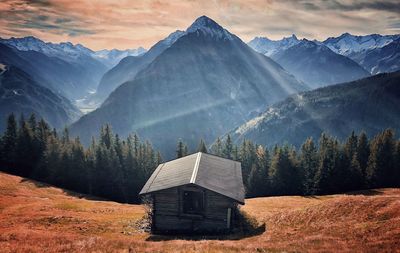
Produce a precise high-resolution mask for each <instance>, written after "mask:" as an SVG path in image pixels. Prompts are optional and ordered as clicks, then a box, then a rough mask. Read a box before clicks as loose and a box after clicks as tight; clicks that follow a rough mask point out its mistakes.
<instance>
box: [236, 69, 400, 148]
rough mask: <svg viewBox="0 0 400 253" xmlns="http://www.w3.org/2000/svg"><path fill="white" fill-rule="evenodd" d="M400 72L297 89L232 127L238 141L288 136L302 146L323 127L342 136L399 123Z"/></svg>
mask: <svg viewBox="0 0 400 253" xmlns="http://www.w3.org/2000/svg"><path fill="white" fill-rule="evenodd" d="M399 81H400V72H394V73H388V74H380V75H376V76H372V77H368V78H364V79H360V80H357V81H354V82H349V83H342V84H337V85H332V86H328V87H325V88H320V89H316V90H312V91H309V92H304V93H299V94H296V95H293V96H290V97H289V98H287V99H285V100H284V101H282V102H279V103H276V104H275V105H273V106H270V107H268V108H266V110H265V112H264V113H262V114H260V115H259V116H257V117H255V118H253V119H252V120H250V121H248V122H247V123H246V124H243V125H242V126H240V127H238V128H236V129H235V130H233V131H232V132H231V134H232V136H233V139H234V140H235V141H236V142H237V143H240V142H241V141H242V140H243V139H250V140H252V141H255V142H257V143H258V144H262V145H274V144H275V143H284V142H288V143H290V144H293V145H296V146H300V145H301V144H302V143H303V142H304V141H305V140H306V139H307V138H308V137H310V136H312V137H313V139H314V140H318V138H319V137H320V135H321V133H322V132H325V133H328V134H331V135H333V136H336V137H338V138H339V139H343V138H345V137H347V135H348V133H350V132H351V131H353V130H354V131H355V132H360V131H362V130H364V131H365V132H366V133H367V134H368V135H369V136H373V135H375V134H377V133H378V132H380V131H382V130H383V129H386V128H393V129H394V130H398V129H400V109H399V107H398V105H399V103H400V87H399V85H398V84H399Z"/></svg>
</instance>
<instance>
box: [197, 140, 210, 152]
mask: <svg viewBox="0 0 400 253" xmlns="http://www.w3.org/2000/svg"><path fill="white" fill-rule="evenodd" d="M197 152H202V153H208V152H207V147H206V143H205V142H204V140H203V139H200V143H199V146H198V147H197Z"/></svg>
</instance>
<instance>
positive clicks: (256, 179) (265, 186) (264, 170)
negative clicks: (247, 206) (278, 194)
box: [247, 146, 270, 197]
mask: <svg viewBox="0 0 400 253" xmlns="http://www.w3.org/2000/svg"><path fill="white" fill-rule="evenodd" d="M256 155H257V161H256V162H255V163H253V164H252V169H251V171H250V174H249V178H248V182H247V186H248V188H247V196H249V197H257V196H263V195H265V194H267V193H268V192H269V191H270V185H269V179H268V172H269V152H268V150H267V149H265V148H263V147H262V146H258V147H257V151H256Z"/></svg>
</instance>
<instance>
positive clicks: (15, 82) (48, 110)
mask: <svg viewBox="0 0 400 253" xmlns="http://www.w3.org/2000/svg"><path fill="white" fill-rule="evenodd" d="M11 113H14V114H15V115H16V117H19V115H20V114H23V115H24V116H25V117H28V116H29V115H30V114H31V113H35V114H36V117H38V118H44V119H45V120H46V121H47V122H49V123H50V124H51V126H52V127H56V128H62V127H64V126H66V125H68V124H70V123H72V122H73V121H75V120H77V119H78V118H79V117H80V116H81V115H82V114H81V113H80V111H79V110H78V109H77V108H76V107H75V106H73V105H72V104H71V102H70V101H69V100H68V99H66V98H64V97H62V96H60V95H57V94H55V93H53V92H52V91H51V90H49V89H47V88H45V87H43V86H42V85H40V84H38V83H37V82H36V81H34V80H33V79H32V77H30V76H29V75H28V74H27V73H25V72H24V71H22V70H21V69H19V68H17V67H14V66H6V65H4V64H0V131H3V130H4V129H5V124H6V119H7V117H8V115H9V114H11Z"/></svg>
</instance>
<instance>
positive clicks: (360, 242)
mask: <svg viewBox="0 0 400 253" xmlns="http://www.w3.org/2000/svg"><path fill="white" fill-rule="evenodd" d="M366 193H368V194H370V195H363V194H354V195H331V196H323V197H318V196H317V197H315V198H304V197H270V198H256V199H248V200H246V205H245V206H244V207H243V210H244V211H245V212H246V213H248V214H250V215H252V216H254V217H255V218H256V219H257V220H258V221H259V222H265V223H266V231H265V232H264V233H263V234H261V235H256V236H251V237H247V238H242V239H235V240H234V239H229V238H232V237H227V238H226V239H225V240H212V239H204V240H198V239H199V238H198V237H197V238H196V240H184V239H182V238H180V239H176V238H173V237H163V238H162V239H163V240H159V241H152V240H151V239H152V237H151V236H150V235H149V234H147V233H145V232H142V231H140V229H138V228H137V226H136V225H135V224H136V222H137V221H138V220H139V219H140V218H141V217H142V216H143V215H144V208H143V207H142V206H140V205H124V204H118V203H115V202H108V201H99V200H88V199H84V198H79V197H78V196H72V195H69V194H68V193H67V192H65V191H63V190H60V189H57V188H54V187H47V186H40V185H37V184H35V183H33V182H31V181H26V180H23V179H22V178H20V177H16V176H10V175H7V174H4V173H0V252H281V251H286V252H400V189H382V190H376V191H370V192H365V193H364V194H366Z"/></svg>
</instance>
